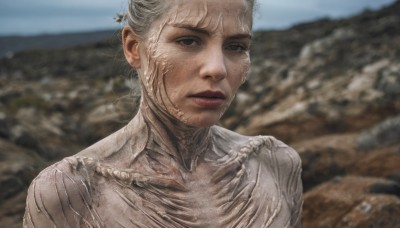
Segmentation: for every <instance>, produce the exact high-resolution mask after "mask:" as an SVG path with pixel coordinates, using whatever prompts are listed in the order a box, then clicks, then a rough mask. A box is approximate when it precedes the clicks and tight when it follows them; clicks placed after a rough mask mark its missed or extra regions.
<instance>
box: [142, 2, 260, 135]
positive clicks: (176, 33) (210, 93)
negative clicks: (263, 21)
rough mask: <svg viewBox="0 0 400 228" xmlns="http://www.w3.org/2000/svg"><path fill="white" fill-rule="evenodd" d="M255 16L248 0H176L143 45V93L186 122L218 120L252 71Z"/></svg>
mask: <svg viewBox="0 0 400 228" xmlns="http://www.w3.org/2000/svg"><path fill="white" fill-rule="evenodd" d="M171 4H173V3H171ZM251 17H252V9H251V8H250V6H249V5H248V3H247V1H246V0H190V1H189V0H175V4H174V6H172V8H171V9H170V10H169V12H168V13H165V14H164V15H163V16H162V17H161V18H159V19H158V20H156V21H155V22H153V24H152V25H151V27H150V29H149V31H148V33H147V35H146V39H143V41H142V43H140V44H139V53H140V67H139V69H138V71H139V75H140V77H141V80H142V83H143V85H144V89H145V92H146V93H147V94H149V97H150V98H151V99H152V100H153V102H155V103H156V104H157V105H159V106H160V107H161V108H162V109H163V110H166V111H167V112H168V113H170V114H171V115H172V116H174V117H175V118H176V119H178V120H180V121H182V122H184V123H185V124H188V125H190V126H195V127H208V126H211V125H213V124H215V123H216V122H217V121H218V120H219V119H220V117H221V116H222V114H223V113H224V111H225V110H226V109H227V108H228V106H229V104H230V103H231V101H232V100H233V98H234V96H235V93H236V91H237V89H238V88H239V86H240V85H241V84H242V83H243V82H244V80H245V77H246V75H247V72H248V70H249V66H250V57H249V46H250V41H251Z"/></svg>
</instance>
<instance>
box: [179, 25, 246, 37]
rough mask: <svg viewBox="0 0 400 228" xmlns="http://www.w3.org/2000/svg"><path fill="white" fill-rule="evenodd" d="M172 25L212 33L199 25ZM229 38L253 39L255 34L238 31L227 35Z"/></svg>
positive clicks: (206, 33) (205, 33)
mask: <svg viewBox="0 0 400 228" xmlns="http://www.w3.org/2000/svg"><path fill="white" fill-rule="evenodd" d="M172 26H173V27H175V28H181V29H186V30H190V31H192V32H195V33H201V34H204V35H207V36H210V35H211V33H210V32H209V31H208V30H207V29H204V28H199V27H196V26H193V25H188V24H175V25H172ZM227 38H230V39H250V40H251V39H252V38H253V36H252V35H251V34H250V33H238V34H233V35H229V36H227Z"/></svg>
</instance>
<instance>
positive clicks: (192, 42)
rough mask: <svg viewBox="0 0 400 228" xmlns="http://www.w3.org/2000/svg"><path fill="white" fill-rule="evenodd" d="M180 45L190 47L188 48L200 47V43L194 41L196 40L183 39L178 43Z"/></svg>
mask: <svg viewBox="0 0 400 228" xmlns="http://www.w3.org/2000/svg"><path fill="white" fill-rule="evenodd" d="M177 42H178V44H180V45H182V46H188V47H193V46H198V45H199V42H198V41H197V40H196V39H194V38H190V37H188V38H181V39H179V40H178V41H177Z"/></svg>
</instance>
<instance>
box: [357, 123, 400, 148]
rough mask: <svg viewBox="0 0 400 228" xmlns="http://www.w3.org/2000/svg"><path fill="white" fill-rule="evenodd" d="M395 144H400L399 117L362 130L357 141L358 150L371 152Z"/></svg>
mask: <svg viewBox="0 0 400 228" xmlns="http://www.w3.org/2000/svg"><path fill="white" fill-rule="evenodd" d="M396 143H397V144H400V115H397V116H394V117H391V118H388V119H386V120H385V121H383V122H381V123H378V124H376V125H375V126H373V127H371V128H370V129H368V130H364V131H363V132H362V133H361V134H360V136H359V137H358V139H357V145H358V148H360V149H361V150H371V149H374V148H378V147H385V146H389V145H393V144H396Z"/></svg>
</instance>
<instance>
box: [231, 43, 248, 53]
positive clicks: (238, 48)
mask: <svg viewBox="0 0 400 228" xmlns="http://www.w3.org/2000/svg"><path fill="white" fill-rule="evenodd" d="M226 49H227V50H228V51H234V52H242V51H247V49H248V48H247V46H246V45H243V44H230V45H228V46H227V47H226Z"/></svg>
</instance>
